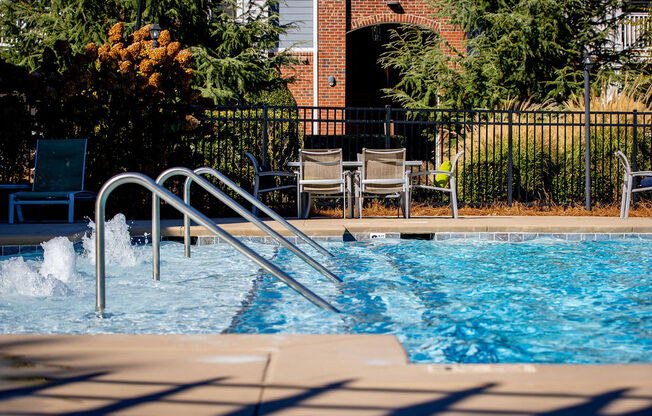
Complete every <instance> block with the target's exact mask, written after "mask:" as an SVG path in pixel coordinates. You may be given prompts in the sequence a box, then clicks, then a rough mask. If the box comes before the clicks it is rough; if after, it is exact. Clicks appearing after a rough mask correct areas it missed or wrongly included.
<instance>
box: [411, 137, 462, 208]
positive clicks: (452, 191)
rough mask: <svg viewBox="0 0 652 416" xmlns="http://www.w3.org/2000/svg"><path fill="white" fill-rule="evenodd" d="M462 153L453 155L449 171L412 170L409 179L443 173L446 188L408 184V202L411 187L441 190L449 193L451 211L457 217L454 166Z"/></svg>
mask: <svg viewBox="0 0 652 416" xmlns="http://www.w3.org/2000/svg"><path fill="white" fill-rule="evenodd" d="M463 154H464V150H462V151H461V152H459V153H458V154H456V155H455V157H454V158H453V161H452V162H451V169H450V171H446V170H425V171H422V172H414V173H412V174H411V175H410V180H412V179H413V178H416V177H419V176H427V175H444V176H447V177H448V181H447V185H448V188H445V187H444V186H432V185H419V184H412V185H411V186H410V196H409V202H410V203H412V189H413V188H422V189H430V190H433V191H441V192H446V193H448V194H450V200H451V210H452V211H453V218H457V190H456V188H455V166H456V165H457V160H458V159H459V158H460V156H462V155H463ZM434 183H437V182H434Z"/></svg>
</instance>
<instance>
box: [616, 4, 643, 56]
mask: <svg viewBox="0 0 652 416" xmlns="http://www.w3.org/2000/svg"><path fill="white" fill-rule="evenodd" d="M648 16H649V13H646V12H637V13H628V14H627V16H626V17H625V19H624V21H623V23H621V24H620V25H619V27H618V29H617V32H616V35H615V39H614V45H615V48H616V50H618V51H622V50H625V49H633V50H637V51H642V52H647V51H649V50H650V46H651V45H650V44H649V42H646V41H644V40H643V39H642V36H643V35H644V34H645V33H647V32H649V31H650V21H649V19H648Z"/></svg>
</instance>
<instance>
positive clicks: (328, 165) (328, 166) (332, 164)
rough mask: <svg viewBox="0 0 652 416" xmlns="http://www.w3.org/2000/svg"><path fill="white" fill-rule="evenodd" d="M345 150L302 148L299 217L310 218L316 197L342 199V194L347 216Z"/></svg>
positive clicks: (298, 187)
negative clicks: (343, 157)
mask: <svg viewBox="0 0 652 416" xmlns="http://www.w3.org/2000/svg"><path fill="white" fill-rule="evenodd" d="M342 163H343V161H342V149H303V150H300V151H299V180H298V186H297V216H298V217H299V218H308V217H309V216H310V209H311V207H312V200H313V198H339V196H340V194H342V204H343V212H344V213H343V216H344V217H346V199H347V186H346V182H347V174H348V172H345V171H344V167H343V164H342Z"/></svg>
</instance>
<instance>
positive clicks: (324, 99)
mask: <svg viewBox="0 0 652 416" xmlns="http://www.w3.org/2000/svg"><path fill="white" fill-rule="evenodd" d="M400 5H401V7H402V11H401V13H396V12H395V11H393V10H392V9H390V8H389V7H388V6H387V1H386V0H348V8H347V0H319V9H318V10H319V11H318V19H319V24H318V27H319V34H318V35H319V36H318V37H319V75H318V76H319V78H318V90H319V94H318V97H319V105H320V106H335V107H343V106H344V105H345V91H346V34H347V33H348V32H350V31H352V30H356V29H359V28H362V27H365V26H371V25H376V24H379V23H408V24H414V25H419V26H424V27H428V28H431V29H434V30H437V31H439V32H440V33H441V34H442V36H443V37H444V38H445V39H446V40H447V41H448V42H450V43H451V44H452V45H453V46H454V47H457V48H461V47H462V46H463V42H464V32H462V31H460V30H457V29H456V28H454V27H453V26H451V25H450V24H449V22H448V20H447V19H443V20H442V19H438V18H435V17H434V16H433V15H434V10H433V9H432V8H431V6H430V5H428V4H427V3H426V2H425V1H424V0H400ZM299 55H300V58H302V59H304V60H305V59H306V58H307V59H308V61H309V64H307V65H305V64H304V65H300V66H295V67H294V68H293V69H289V70H286V71H284V74H285V73H288V74H293V75H294V76H296V77H297V79H296V82H295V83H294V84H293V85H290V90H291V91H292V93H293V94H294V96H295V98H296V100H297V104H299V105H312V104H313V97H312V54H311V53H307V54H305V53H301V54H299ZM329 76H334V77H335V79H336V82H337V84H336V85H335V86H334V87H331V86H329V85H328V77H329Z"/></svg>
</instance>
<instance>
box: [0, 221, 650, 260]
mask: <svg viewBox="0 0 652 416" xmlns="http://www.w3.org/2000/svg"><path fill="white" fill-rule="evenodd" d="M214 221H215V222H216V224H217V225H218V226H219V227H221V228H222V229H224V230H225V231H227V232H229V233H230V234H232V235H235V236H239V237H242V238H245V237H255V238H254V240H257V241H262V242H265V241H269V238H268V237H265V235H264V233H263V232H262V231H260V230H259V229H258V228H256V227H255V226H254V225H252V224H250V223H247V222H246V221H244V220H241V219H236V218H216V219H214ZM264 222H265V223H266V224H267V225H269V226H270V227H271V228H273V229H274V230H275V231H277V232H279V233H280V234H282V235H284V236H290V237H291V236H292V234H291V233H290V232H289V231H288V230H287V229H285V228H284V227H282V226H281V225H280V224H279V223H277V222H275V221H272V220H269V219H268V220H264ZM289 222H290V223H291V224H292V225H294V226H295V227H297V228H298V229H300V230H301V231H303V232H304V233H306V234H307V235H309V236H311V237H315V238H316V239H320V240H344V241H351V240H360V239H365V238H374V237H378V236H382V235H384V237H386V238H410V237H416V238H427V239H435V240H443V239H448V238H481V239H489V240H494V241H523V240H530V239H533V238H539V237H542V236H544V237H550V238H561V239H566V240H594V239H600V240H603V239H621V238H627V237H635V238H645V239H648V238H649V236H650V235H652V218H629V219H626V220H621V219H619V218H612V217H549V216H539V217H537V216H533V217H499V216H496V217H460V218H458V219H452V218H447V217H414V218H410V219H407V220H406V219H402V218H385V217H382V218H378V217H376V218H362V219H340V218H318V219H309V220H297V219H289ZM129 225H130V227H131V228H130V232H131V234H132V235H134V236H138V235H144V234H148V233H151V221H149V220H136V221H129ZM87 232H88V227H87V226H86V223H81V222H78V223H73V224H62V223H58V224H40V223H39V224H34V223H31V224H6V223H2V224H0V246H2V247H7V246H12V247H18V249H17V250H18V254H20V252H21V247H24V248H22V250H24V251H25V252H28V251H30V250H31V251H33V250H38V248H37V247H38V246H39V244H40V243H42V242H44V241H47V240H49V239H51V238H54V237H56V236H66V237H68V238H69V239H70V240H72V241H74V242H77V241H80V240H81V238H82V236H83V235H85V234H86V233H87ZM161 235H162V236H163V237H172V238H173V237H181V236H182V235H183V227H182V222H181V220H163V221H161ZM191 235H193V236H195V237H198V238H199V239H200V240H201V241H203V242H205V243H209V242H211V238H213V236H212V235H211V234H210V233H208V232H207V231H206V230H205V229H203V227H199V226H193V227H191ZM607 235H608V237H607ZM261 237H262V238H261ZM212 241H213V242H216V241H217V242H219V239H217V240H212ZM11 251H12V252H15V251H16V250H15V249H11Z"/></svg>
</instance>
